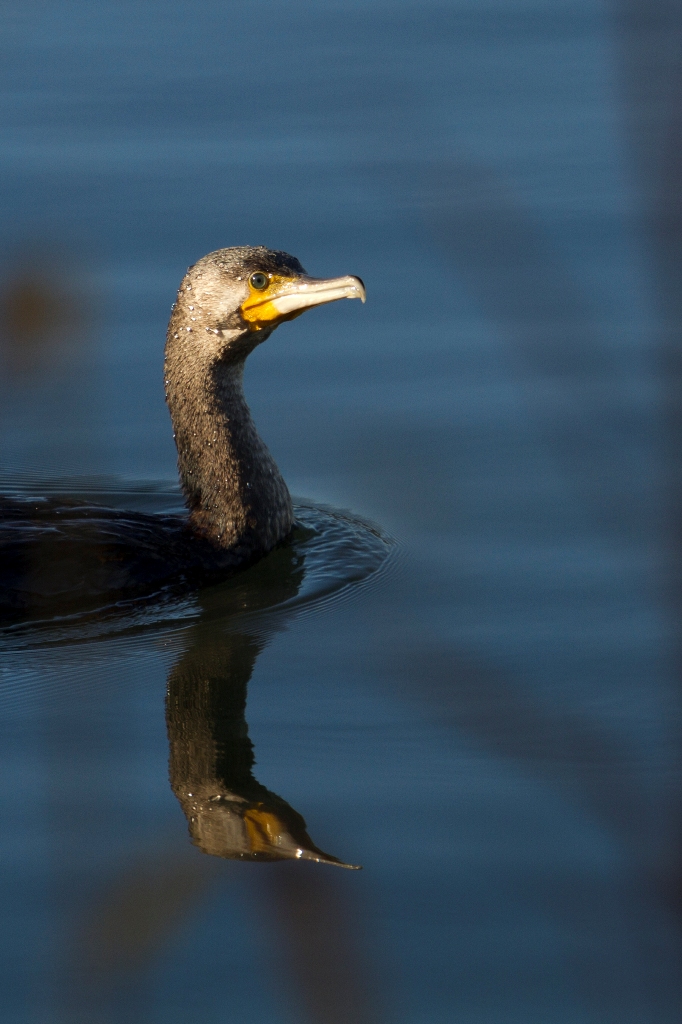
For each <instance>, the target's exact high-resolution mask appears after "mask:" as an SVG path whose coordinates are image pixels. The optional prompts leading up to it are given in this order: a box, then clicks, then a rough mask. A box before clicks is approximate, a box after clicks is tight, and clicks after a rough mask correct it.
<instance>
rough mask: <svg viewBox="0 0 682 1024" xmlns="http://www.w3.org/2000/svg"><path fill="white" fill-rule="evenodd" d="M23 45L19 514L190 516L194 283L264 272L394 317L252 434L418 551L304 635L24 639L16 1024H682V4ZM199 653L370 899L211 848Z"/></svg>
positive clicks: (9, 421)
mask: <svg viewBox="0 0 682 1024" xmlns="http://www.w3.org/2000/svg"><path fill="white" fill-rule="evenodd" d="M0 20H1V24H2V32H1V33H0V58H1V59H0V80H1V83H2V85H1V88H0V118H1V122H2V132H1V133H0V181H1V185H2V187H1V188H0V208H1V210H2V218H1V223H2V232H1V238H0V334H1V341H0V363H1V366H2V374H1V377H0V470H1V472H2V482H3V487H5V488H16V487H24V488H28V489H29V490H31V491H32V493H39V492H41V491H43V492H45V493H47V492H48V491H50V489H52V490H55V489H59V487H60V486H64V487H67V486H68V487H70V488H71V489H74V488H75V489H78V488H79V487H80V488H81V489H83V490H89V491H90V492H91V493H92V492H93V491H96V492H97V493H98V495H99V496H100V500H102V501H104V502H105V503H110V504H119V505H121V506H122V507H131V506H134V507H141V508H147V509H149V510H154V509H155V508H161V507H165V506H164V503H167V501H169V500H171V499H170V498H169V497H168V495H171V496H172V494H173V492H172V484H173V481H174V480H175V450H174V446H173V441H172V436H171V430H170V423H169V419H168V415H167V411H166V408H165V405H164V400H163V381H162V350H163V341H164V335H165V326H166V322H167V318H168V314H169V310H170V306H171V303H172V301H173V298H174V294H175V290H176V289H177V286H178V283H179V281H180V278H181V276H182V274H183V272H184V270H185V269H186V267H187V265H188V264H189V263H191V262H193V261H194V260H196V259H197V258H199V257H200V256H202V255H204V254H205V253H207V252H209V251H211V250H213V249H216V248H219V247H223V246H228V245H241V244H264V245H267V246H269V247H272V248H281V249H284V250H287V251H289V252H291V253H293V254H294V255H295V256H297V257H298V258H299V259H300V260H301V262H302V263H303V265H304V266H305V267H306V269H307V270H308V272H309V273H311V274H313V275H315V276H331V275H338V274H345V273H352V274H358V275H360V276H361V277H362V278H363V279H364V280H365V283H366V285H367V292H368V301H367V304H366V306H360V304H358V303H342V304H338V305H335V306H329V307H325V309H324V310H317V311H314V312H312V313H309V314H307V315H306V316H305V317H303V318H301V319H300V320H297V321H296V322H295V323H294V324H287V325H284V326H283V327H281V328H280V329H279V330H278V331H277V332H276V333H275V334H274V335H273V336H272V338H271V339H270V340H269V341H268V343H267V344H266V345H264V346H263V347H262V348H261V349H259V350H257V351H256V352H255V353H254V355H253V356H252V357H251V359H250V360H249V364H248V368H247V383H246V386H247V397H248V399H249V402H250V405H251V408H252V411H253V413H254V417H255V419H256V422H257V423H258V425H259V428H260V429H261V432H262V434H263V436H264V438H265V439H266V441H267V443H268V445H269V447H270V449H271V451H272V452H273V454H274V456H275V458H276V460H277V462H278V464H279V466H280V468H281V469H282V471H283V474H284V476H285V478H286V479H287V481H288V483H289V486H290V489H291V490H292V492H293V493H294V494H297V495H303V496H305V497H308V498H311V499H313V500H314V501H316V502H322V503H327V504H328V505H330V506H333V507H336V508H346V509H351V510H352V511H353V512H354V513H358V514H360V515H362V516H365V517H368V518H369V519H371V520H373V521H374V522H376V523H377V524H378V525H379V526H380V528H381V529H382V530H384V531H386V533H387V534H389V535H391V536H392V537H393V538H394V539H395V542H396V544H395V547H394V549H393V554H392V555H391V558H390V559H389V563H390V564H387V566H386V568H385V569H384V570H383V571H380V572H379V573H377V574H376V575H375V576H374V577H373V578H370V579H366V580H365V581H364V582H357V583H356V584H354V585H349V586H346V587H345V588H343V589H342V590H341V591H337V592H336V594H330V595H328V596H327V597H326V598H325V599H324V600H319V601H308V602H307V603H303V604H301V605H300V606H296V607H293V606H291V607H290V606H287V610H286V613H284V612H283V613H282V614H281V615H279V616H278V615H277V614H274V612H273V610H272V608H270V610H269V611H267V613H266V612H262V613H258V612H255V613H254V614H252V615H251V616H250V617H248V616H247V617H246V618H244V617H243V616H242V618H241V619H239V617H236V618H235V615H234V608H233V607H232V606H230V605H229V602H228V605H226V606H225V610H223V611H222V612H221V610H220V607H222V606H220V607H218V610H217V611H216V609H215V608H213V609H212V610H209V611H207V606H206V601H205V599H203V598H201V599H198V602H195V604H193V605H192V606H191V608H189V609H185V612H182V613H179V614H178V618H177V621H174V622H168V621H165V622H162V621H160V620H159V621H158V622H156V623H154V622H153V621H151V622H150V623H147V625H146V626H145V628H141V629H138V630H135V631H132V632H130V631H129V632H126V633H122V634H121V635H116V634H115V633H111V634H109V633H108V634H106V635H104V634H102V635H101V636H99V637H92V636H90V637H87V636H83V637H80V639H78V638H75V637H73V636H71V637H70V638H68V637H62V638H61V639H55V638H54V637H48V636H42V635H41V634H40V633H35V632H34V633H33V634H31V635H30V636H29V637H28V639H27V638H24V639H22V637H21V636H20V637H19V638H17V635H16V633H11V632H9V633H8V632H5V633H4V634H2V637H0V646H2V659H1V661H0V682H1V684H2V689H1V691H0V709H1V712H0V732H1V734H2V743H1V750H2V756H1V759H0V771H1V772H2V786H1V787H0V806H1V808H2V811H1V816H2V821H3V827H2V838H1V846H0V855H1V857H2V872H1V873H0V878H1V881H0V891H1V892H2V897H1V899H2V904H1V905H2V929H1V931H0V935H1V936H2V937H1V938H0V954H1V964H2V966H1V972H2V986H1V990H2V1000H1V1013H2V1019H3V1020H6V1021H8V1022H15V1021H16V1022H22V1024H24V1022H41V1024H42V1022H48V1021H49V1022H51V1021H55V1022H62V1021H63V1022H72V1021H84V1022H85V1021H87V1022H99V1021H102V1022H107V1024H108V1022H118V1021H126V1022H128V1021H131V1022H134V1021H140V1022H143V1021H144V1022H148V1021H156V1020H158V1021H164V1022H175V1021H178V1022H179V1021H198V1020H201V1021H204V1022H207V1024H208V1022H212V1021H216V1022H217V1021H221V1022H222V1021H232V1020H234V1021H240V1022H242V1021H243V1022H248V1021H261V1020H267V1021H273V1022H279V1021H282V1022H289V1021H310V1022H312V1024H318V1022H324V1024H328V1022H333V1024H336V1022H346V1021H353V1022H363V1021H372V1022H384V1021H385V1022H410V1024H413V1022H414V1024H422V1022H423V1024H427V1022H428V1024H431V1022H443V1024H445V1022H448V1024H449V1022H454V1021H457V1022H460V1021H461V1022H463V1024H464V1022H466V1024H474V1022H475V1024H478V1022H481V1024H483V1022H485V1024H498V1022H505V1024H507V1022H513V1021H518V1022H524V1024H526V1022H528V1021H543V1022H557V1024H564V1022H565V1024H568V1022H571V1024H573V1022H575V1024H578V1022H580V1024H583V1022H595V1024H597V1022H599V1024H602V1022H606V1021H613V1022H614V1024H615V1022H617V1024H626V1022H633V1024H635V1022H636V1024H645V1022H652V1024H653V1022H656V1024H658V1022H667V1021H670V1022H672V1021H678V1020H679V1019H680V1009H681V1003H682V999H681V996H682V979H681V976H680V967H679V965H680V952H681V949H680V946H681V943H680V925H681V923H682V864H681V862H680V843H681V840H682V814H681V810H682V807H681V798H682V785H681V780H680V752H681V741H682V736H681V716H680V711H681V702H682V688H681V684H680V676H681V672H682V662H681V659H680V643H679V632H680V630H679V620H680V615H681V614H682V571H681V570H682V529H681V523H682V472H681V471H680V440H681V439H682V399H681V397H680V396H681V395H682V390H681V388H680V385H681V384H682V339H681V331H682V289H681V288H680V266H681V265H682V264H681V259H682V231H681V228H682V150H681V147H680V110H681V107H680V100H681V97H682V78H681V75H680V67H681V65H680V49H681V46H680V44H681V41H682V4H680V3H679V2H678V0H649V2H647V3H646V4H645V3H644V2H643V0H603V2H600V0H551V2H549V0H506V2H504V0H449V2H447V3H441V2H437V0H421V2H420V3H417V2H416V0H393V2H392V3H390V4H389V3H386V2H385V0H365V2H363V3H355V2H353V0H339V2H326V3H324V4H312V3H308V2H305V0H301V2H299V3H298V4H295V5H294V4H285V3H281V2H276V0H253V2H251V3H249V4H236V3H233V2H230V0H222V2H220V3H218V2H214V0H204V2H203V3H201V4H190V3H187V2H179V0H167V2H154V0H145V2H144V3H140V2H137V3H133V2H126V0H100V2H99V3H97V4H91V3H86V2H83V0H61V2H59V3H57V2H55V0H43V2H41V0H23V2H22V3H21V4H16V3H5V4H3V5H2V8H1V9H0ZM60 481H62V483H60ZM175 500H177V496H176V498H175ZM304 575H305V572H302V573H299V576H298V577H296V578H294V576H295V574H294V576H291V577H290V579H291V581H292V582H291V587H292V588H293V589H292V591H291V593H294V592H295V591H296V590H297V588H298V587H300V586H302V579H303V576H304ZM287 596H291V594H288V593H286V592H285V591H282V592H281V593H279V594H278V596H277V595H275V597H274V598H273V601H274V602H275V603H277V600H279V599H280V598H281V599H282V600H285V599H286V598H287ZM202 602H203V603H202ZM266 603H267V602H266ZM271 603H272V602H271ZM152 620H153V610H152ZM235 623H237V624H236V625H235ZM226 636H227V637H228V638H231V639H229V640H228V641H226V640H225V637H226ZM221 638H222V639H221ZM209 656H210V657H211V658H214V659H216V660H215V664H218V665H219V666H222V668H221V667H219V668H218V669H216V672H217V673H218V675H220V673H221V672H222V677H223V681H224V682H225V686H227V687H228V688H229V687H231V686H234V687H236V688H237V689H236V690H235V692H237V690H238V692H239V693H241V694H242V698H243V699H245V695H246V687H247V684H248V704H247V707H246V713H245V714H246V721H248V730H249V736H250V738H251V740H252V741H253V744H254V747H255V757H256V767H255V769H254V772H255V775H256V777H257V779H258V783H259V784H260V785H261V786H262V787H267V791H268V792H270V793H271V794H272V793H276V794H280V795H281V798H282V800H284V801H286V802H287V804H288V805H290V807H292V808H295V811H296V812H298V814H300V815H303V817H304V818H305V821H306V823H307V828H308V831H309V833H310V836H311V837H312V841H313V843H315V844H319V846H320V847H321V848H322V849H323V850H326V851H331V853H332V854H333V855H334V856H336V857H339V858H340V859H341V860H343V861H346V862H349V863H352V864H362V865H363V871H361V872H343V871H339V870H338V869H336V868H332V867H329V866H325V865H323V864H314V863H313V864H308V863H289V864H272V865H266V864H248V863H239V862H233V861H228V860H222V859H219V858H217V857H214V856H207V855H206V854H205V853H204V852H201V850H200V849H198V848H197V847H196V845H192V844H191V843H190V838H189V835H188V822H187V820H186V818H185V816H184V815H183V806H182V805H181V802H179V800H178V799H176V795H177V793H178V792H179V788H178V787H179V785H180V783H179V782H178V772H179V771H180V769H179V768H178V764H179V763H180V762H179V761H178V759H177V756H175V755H174V754H173V749H174V748H173V742H174V741H173V725H172V721H173V720H172V713H171V711H169V717H168V727H167V722H166V703H165V702H166V690H167V688H168V690H169V694H170V696H169V701H170V700H171V698H172V694H173V692H174V691H173V687H174V686H180V688H182V686H183V685H185V684H186V683H187V680H188V679H191V678H192V672H194V671H195V669H196V665H197V664H199V663H201V664H203V663H202V662H201V659H202V658H204V657H209ZM196 659H198V661H197V660H196ZM196 671H199V672H201V671H204V669H203V668H199V669H196ZM183 673H184V675H183ZM178 680H179V683H178ZM239 687H241V689H239ZM230 692H232V691H230ZM240 699H241V698H240ZM242 704H243V700H242ZM168 707H169V708H170V707H171V703H169V704H168ZM242 710H243V707H242ZM235 713H236V712H235ZM239 713H240V714H241V713H242V712H239ZM240 735H243V730H242V733H240ZM169 740H170V754H171V768H170V771H171V779H170V782H171V783H173V787H174V788H173V789H172V788H171V785H170V784H169ZM174 757H175V760H173V758H174ZM180 774H181V771H180ZM174 792H175V794H176V795H174Z"/></svg>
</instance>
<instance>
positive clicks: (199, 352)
mask: <svg viewBox="0 0 682 1024" xmlns="http://www.w3.org/2000/svg"><path fill="white" fill-rule="evenodd" d="M344 298H350V299H353V298H359V299H361V300H362V301H363V302H364V301H365V288H364V285H363V283H362V281H361V280H360V279H359V278H358V277H338V278H331V279H327V280H324V279H315V278H311V277H308V275H307V274H306V272H305V271H304V269H303V267H302V266H301V264H300V263H299V261H298V260H297V259H295V258H294V257H293V256H290V255H289V254H288V253H285V252H278V251H274V250H271V249H267V248H265V247H263V246H239V247H235V248H230V249H219V250H217V251H216V252H213V253H210V254H209V255H208V256H204V257H203V259H200V260H199V261H198V262H197V263H195V264H194V265H193V266H191V267H190V268H189V270H188V271H187V273H186V274H185V276H184V278H183V280H182V283H181V285H180V289H179V291H178V295H177V299H176V301H175V304H174V306H173V310H172V314H171V318H170V323H169V325H168V334H167V340H166V351H165V387H166V399H167V402H168V407H169V409H170V414H171V419H172V421H173V431H174V437H175V442H176V445H177V449H178V467H179V472H180V482H181V484H182V488H183V491H184V494H185V498H186V503H187V507H188V511H189V516H188V517H181V516H171V515H148V514H143V513H139V512H123V511H118V510H113V509H106V508H102V507H99V506H96V505H87V504H83V503H75V502H70V501H68V500H64V501H55V500H51V501H44V500H43V501H39V500H25V501H22V500H17V499H16V498H3V499H0V616H2V617H3V618H5V619H7V618H10V619H12V618H23V617H24V616H25V615H27V614H28V615H31V616H32V615H34V614H36V613H39V614H40V613H41V612H48V611H50V610H54V609H57V610H59V611H60V612H68V611H69V609H71V608H73V607H81V606H82V605H83V604H84V603H85V604H89V605H94V606H99V605H101V604H102V603H103V601H106V602H108V601H110V600H120V599H125V598H128V597H134V596H137V595H142V594H150V593H155V592H159V591H163V590H171V591H174V590H177V589H178V588H180V589H182V588H186V587H187V586H194V585H198V584H199V583H202V582H209V581H211V580H215V579H218V578H221V577H223V576H225V575H228V574H229V573H230V572H232V571H234V570H235V569H237V568H240V567H243V566H245V565H248V564H250V563H252V562H253V561H255V560H256V559H258V558H259V557H261V556H262V555H264V554H266V553H267V552H268V551H270V550H271V549H272V548H273V547H274V546H275V545H276V544H278V543H279V542H280V541H282V540H283V539H285V538H286V537H287V536H288V534H289V533H290V532H291V529H292V525H293V513H292V506H291V498H290V496H289V491H288V489H287V486H286V484H285V482H284V480H283V479H282V476H281V474H280V472H279V470H278V469H277V466H276V465H275V462H274V460H273V458H272V456H271V455H270V453H269V451H268V449H267V448H266V446H265V444H264V443H263V441H262V440H261V438H260V437H259V436H258V433H257V431H256V428H255V426H254V423H253V420H252V419H251V414H250V412H249V408H248V406H247V404H246V401H245V398H244V393H243V389H242V378H243V372H244V363H245V360H246V358H247V356H248V355H249V353H250V352H252V351H253V349H254V348H256V346H257V345H259V344H261V342H263V341H265V340H266V339H267V338H268V337H269V336H270V334H271V333H272V331H273V330H274V329H275V328H276V327H277V326H279V324H281V323H283V322H284V321H285V320H293V319H294V318H295V317H297V316H299V315H300V314H301V313H303V312H304V311H305V310H306V309H310V308H311V307H312V306H317V305H321V304H322V303H326V302H334V301H336V300H337V299H344Z"/></svg>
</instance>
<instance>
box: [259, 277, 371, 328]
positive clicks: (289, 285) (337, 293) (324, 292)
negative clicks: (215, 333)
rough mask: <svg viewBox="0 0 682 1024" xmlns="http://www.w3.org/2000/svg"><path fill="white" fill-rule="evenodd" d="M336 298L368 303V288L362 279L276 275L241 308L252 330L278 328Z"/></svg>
mask: <svg viewBox="0 0 682 1024" xmlns="http://www.w3.org/2000/svg"><path fill="white" fill-rule="evenodd" d="M337 299H360V301H361V302H364V301H365V286H364V284H363V283H362V281H361V280H360V278H359V277H350V276H348V277H330V278H326V279H321V278H315V277H304V276H303V275H302V276H301V277H279V276H275V275H273V276H272V278H271V279H270V283H269V284H268V286H267V287H266V288H263V289H260V290H258V291H257V290H256V289H255V288H252V289H251V294H250V295H249V296H248V298H246V299H245V300H244V302H243V303H242V305H241V314H242V317H243V318H244V320H246V321H247V323H248V324H249V325H250V327H251V330H260V329H261V328H262V327H276V326H277V325H278V324H280V323H283V322H284V321H285V320H293V319H294V318H295V317H297V316H300V315H301V313H304V312H305V310H306V309H310V308H311V307H312V306H321V305H323V304H324V303H326V302H336V300H337Z"/></svg>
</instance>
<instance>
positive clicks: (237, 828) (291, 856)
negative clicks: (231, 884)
mask: <svg viewBox="0 0 682 1024" xmlns="http://www.w3.org/2000/svg"><path fill="white" fill-rule="evenodd" d="M258 788H259V789H260V790H262V795H263V796H265V797H266V799H265V800H255V801H251V800H248V799H246V800H245V799H244V798H242V797H237V796H235V797H234V798H230V797H222V798H221V797H218V798H216V797H215V796H213V797H209V798H208V800H203V799H197V798H196V795H195V797H194V798H193V799H192V802H191V804H189V807H188V806H187V804H186V803H185V802H183V809H184V811H185V814H186V815H187V817H188V820H189V822H190V832H191V834H192V838H193V839H194V842H195V843H196V844H197V846H199V847H200V849H202V850H203V851H204V853H208V854H211V855H213V856H214V857H228V858H230V859H234V860H266V861H267V860H312V861H316V862H317V863H318V864H334V865H336V866H337V867H340V868H351V869H354V870H357V867H358V865H356V864H344V862H343V861H341V860H339V859H338V858H337V857H333V856H332V854H331V853H324V851H323V850H320V848H319V847H317V846H315V844H314V842H313V841H312V839H311V838H310V836H309V835H308V833H307V832H306V826H305V822H304V820H303V818H302V817H301V815H300V814H298V812H297V811H295V810H294V809H293V807H290V806H289V804H287V803H286V802H285V801H284V800H282V799H281V797H278V796H275V794H274V793H269V792H268V791H267V790H266V789H264V787H262V786H261V787H258ZM188 811H189V813H188Z"/></svg>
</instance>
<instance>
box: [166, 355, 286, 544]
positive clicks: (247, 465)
mask: <svg viewBox="0 0 682 1024" xmlns="http://www.w3.org/2000/svg"><path fill="white" fill-rule="evenodd" d="M177 355H178V354H177V353H175V352H174V351H173V349H172V348H171V349H170V350H167V352H166V398H167V401H168V406H169V409H170V414H171V419H172V421H173V428H174V435H175V443H176V446H177V449H178V469H179V472H180V481H181V484H182V488H183V490H184V492H185V495H186V498H187V504H188V506H189V510H190V525H191V527H192V529H193V530H194V531H195V532H196V533H197V534H200V535H201V536H203V537H205V538H206V539H208V540H210V541H211V542H212V543H213V544H215V545H216V546H218V547H219V548H221V549H223V550H229V551H231V552H233V553H234V554H235V556H236V557H237V559H238V560H240V561H242V560H244V561H246V560H248V559H249V558H252V557H254V556H256V555H258V554H263V553H265V552H266V551H269V550H270V549H271V548H272V547H274V546H275V544H277V543H278V542H279V541H280V540H282V539H283V538H284V537H286V536H287V535H288V533H289V532H290V530H291V526H292V521H293V516H292V508H291V498H290V496H289V491H288V489H287V486H286V484H285V482H284V480H283V479H282V476H281V474H280V472H279V470H278V469H277V466H276V464H275V461H274V459H273V458H272V456H271V455H270V452H269V451H268V449H267V447H266V446H265V444H264V442H263V441H262V440H261V438H260V437H259V436H258V432H257V430H256V427H255V425H254V422H253V420H252V418H251V413H250V411H249V407H248V405H247V404H246V400H245V398H244V392H243V386H242V382H243V375H244V360H243V359H242V360H239V361H234V362H228V361H212V362H211V361H209V362H206V363H205V364H204V363H202V361H201V359H195V360H192V359H186V358H177ZM182 355H183V353H180V356H182Z"/></svg>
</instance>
